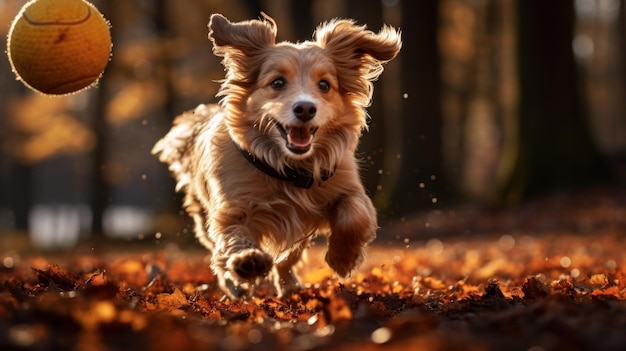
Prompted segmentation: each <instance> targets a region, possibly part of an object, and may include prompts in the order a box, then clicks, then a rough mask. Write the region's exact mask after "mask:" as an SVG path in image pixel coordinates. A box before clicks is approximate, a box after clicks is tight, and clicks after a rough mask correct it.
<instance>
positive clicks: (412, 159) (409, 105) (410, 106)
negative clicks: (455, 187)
mask: <svg viewBox="0 0 626 351" xmlns="http://www.w3.org/2000/svg"><path fill="white" fill-rule="evenodd" d="M402 7H403V9H402V35H403V42H404V43H405V45H404V47H403V48H402V50H403V51H402V54H401V56H400V60H401V65H402V66H401V67H402V68H401V72H402V74H401V87H402V93H403V97H404V98H403V99H402V103H401V106H400V108H401V113H402V128H401V133H400V135H398V136H397V137H398V138H400V140H401V141H402V152H401V154H399V155H398V156H397V157H399V158H400V159H401V169H400V175H399V177H398V181H397V184H396V186H395V189H393V193H392V194H393V195H392V197H391V200H390V204H389V209H390V214H391V215H392V216H397V215H402V214H406V213H410V212H411V211H414V210H417V209H424V208H432V206H433V204H435V203H438V202H441V197H442V196H443V195H444V190H445V186H444V184H445V180H444V179H443V172H442V167H443V165H442V154H443V151H442V139H441V138H442V118H441V106H440V95H441V93H440V89H441V82H440V74H439V73H440V67H439V48H438V45H437V33H438V28H439V1H406V2H403V3H402ZM407 44H409V45H407ZM387 157H389V156H387Z"/></svg>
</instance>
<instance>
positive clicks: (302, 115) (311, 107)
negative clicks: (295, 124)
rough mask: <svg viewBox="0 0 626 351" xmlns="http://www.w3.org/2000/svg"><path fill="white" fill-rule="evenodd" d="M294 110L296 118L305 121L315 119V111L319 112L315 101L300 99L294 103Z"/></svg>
mask: <svg viewBox="0 0 626 351" xmlns="http://www.w3.org/2000/svg"><path fill="white" fill-rule="evenodd" d="M292 110H293V114H294V115H295V116H296V118H298V119H299V120H301V121H303V122H306V121H309V120H311V119H313V117H315V113H316V112H317V107H316V106H315V104H314V103H312V102H310V101H298V102H296V103H295V104H293V107H292Z"/></svg>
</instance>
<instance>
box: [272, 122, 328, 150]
mask: <svg viewBox="0 0 626 351" xmlns="http://www.w3.org/2000/svg"><path fill="white" fill-rule="evenodd" d="M276 127H277V128H278V131H279V132H280V135H281V136H282V137H283V138H285V141H287V149H289V151H291V152H293V153H295V154H304V153H306V152H308V151H309V150H310V149H311V145H312V144H313V136H315V133H316V132H317V129H318V128H317V127H294V126H283V125H282V124H280V123H278V122H276Z"/></svg>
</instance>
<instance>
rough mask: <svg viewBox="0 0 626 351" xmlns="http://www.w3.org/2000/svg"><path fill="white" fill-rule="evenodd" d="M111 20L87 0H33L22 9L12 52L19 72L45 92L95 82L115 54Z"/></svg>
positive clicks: (9, 44)
mask: <svg viewBox="0 0 626 351" xmlns="http://www.w3.org/2000/svg"><path fill="white" fill-rule="evenodd" d="M111 47H112V44H111V33H110V30H109V23H108V22H107V20H106V19H105V18H104V17H103V16H102V14H101V13H100V12H99V11H98V9H96V8H95V7H94V6H93V5H92V4H90V3H88V2H86V1H84V0H33V1H30V2H28V3H26V4H25V5H24V7H22V9H21V10H20V12H19V13H18V14H17V16H16V17H15V19H14V20H13V23H12V24H11V29H10V31H9V37H8V40H7V54H8V56H9V61H10V62H11V67H12V69H13V72H14V73H15V74H16V76H17V78H18V79H19V80H21V81H22V82H23V83H24V84H26V85H27V86H29V87H30V88H32V89H34V90H36V91H39V92H41V93H44V94H55V95H62V94H68V93H73V92H76V91H79V90H81V89H84V88H86V87H89V86H91V85H93V84H95V83H96V82H97V81H98V79H100V77H101V76H102V72H104V68H105V67H106V65H107V63H108V62H109V58H110V56H111Z"/></svg>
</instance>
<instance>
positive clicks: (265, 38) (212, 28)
mask: <svg viewBox="0 0 626 351" xmlns="http://www.w3.org/2000/svg"><path fill="white" fill-rule="evenodd" d="M263 16H264V18H265V20H263V21H260V20H252V21H245V22H237V23H232V22H230V21H229V20H228V19H226V17H224V16H222V15H220V14H214V15H212V16H211V20H210V21H209V39H210V40H211V41H212V42H213V52H214V53H215V54H216V55H217V56H224V57H227V56H229V55H230V54H233V53H234V51H235V52H240V53H241V54H243V55H245V56H254V55H256V54H258V53H259V52H260V51H261V50H262V49H264V48H266V47H268V46H272V45H274V44H275V41H276V24H275V22H274V20H273V19H271V18H270V17H269V16H267V15H265V14H263ZM233 50H234V51H233Z"/></svg>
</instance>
